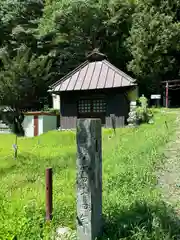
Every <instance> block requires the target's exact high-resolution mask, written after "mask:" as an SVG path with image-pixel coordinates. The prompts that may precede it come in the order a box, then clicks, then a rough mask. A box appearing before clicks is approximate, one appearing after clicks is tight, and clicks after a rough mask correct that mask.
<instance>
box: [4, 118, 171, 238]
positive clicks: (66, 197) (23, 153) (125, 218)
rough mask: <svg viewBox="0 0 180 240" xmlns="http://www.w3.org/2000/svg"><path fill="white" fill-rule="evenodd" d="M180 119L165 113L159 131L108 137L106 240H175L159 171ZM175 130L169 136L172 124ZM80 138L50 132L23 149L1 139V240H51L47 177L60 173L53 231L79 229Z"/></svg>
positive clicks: (150, 128)
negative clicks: (47, 222)
mask: <svg viewBox="0 0 180 240" xmlns="http://www.w3.org/2000/svg"><path fill="white" fill-rule="evenodd" d="M175 118H176V115H175V114H173V113H171V114H162V113H157V114H156V115H155V124H153V125H142V126H141V127H139V128H138V129H128V128H125V129H118V130H117V135H116V137H114V136H113V137H112V138H110V137H109V136H111V135H112V132H111V130H103V213H104V219H105V229H104V235H103V239H114V240H118V239H143V240H146V239H157V240H159V239H166V240H167V239H173V237H172V235H173V234H174V232H173V231H175V230H176V229H173V228H174V225H173V223H171V219H170V217H169V215H168V214H169V213H168V211H169V209H168V208H166V207H165V206H164V205H163V204H162V203H161V196H160V194H159V191H158V189H157V188H156V187H155V185H156V182H157V180H156V176H155V174H154V169H155V165H157V164H158V165H159V163H160V161H161V159H162V150H163V146H164V145H165V144H166V142H167V141H168V140H169V137H170V135H171V134H172V133H173V131H174V126H175V124H174V120H175ZM165 120H166V121H167V122H168V126H169V129H170V130H169V131H168V130H167V128H166V126H165V124H164V122H165ZM75 138H76V136H75V133H74V132H55V131H54V132H49V133H47V134H44V135H43V136H40V137H36V138H32V139H26V138H21V139H19V140H18V142H19V153H18V159H16V160H14V159H13V150H12V144H13V143H14V140H15V137H14V136H13V135H0V239H3V240H5V239H9V240H10V239H15V238H13V237H15V236H17V239H18V240H24V239H28V240H40V239H49V238H48V232H49V226H45V224H44V217H45V169H46V167H52V168H53V173H54V175H53V201H54V203H53V204H54V206H53V207H54V213H53V215H54V218H53V221H52V226H51V229H52V228H54V227H55V226H60V225H65V226H70V227H71V228H75V213H76V205H75V187H76V186H75V177H76V170H75V162H76V145H75Z"/></svg>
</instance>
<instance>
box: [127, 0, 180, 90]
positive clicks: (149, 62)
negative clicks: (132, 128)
mask: <svg viewBox="0 0 180 240" xmlns="http://www.w3.org/2000/svg"><path fill="white" fill-rule="evenodd" d="M164 2H165V3H163V1H149V2H148V3H147V1H142V2H140V3H139V5H138V6H137V8H136V11H135V13H134V14H133V18H132V19H133V20H132V27H131V30H130V37H129V38H128V40H127V43H128V46H129V50H130V53H131V55H132V60H131V61H130V62H129V64H128V67H129V70H131V71H132V72H133V73H134V74H135V75H136V76H137V78H138V80H139V82H140V84H142V81H146V82H145V86H146V88H148V89H149V91H153V90H155V89H157V87H159V83H160V81H161V80H162V78H167V77H170V78H171V79H172V78H173V77H175V76H177V75H178V73H179V68H178V66H179V58H178V52H179V46H180V45H179V42H178V39H179V37H180V25H179V22H176V21H174V15H173V14H170V13H169V12H170V10H167V8H166V7H165V6H166V4H167V2H169V1H164ZM165 10H166V11H165ZM167 13H169V14H167Z"/></svg>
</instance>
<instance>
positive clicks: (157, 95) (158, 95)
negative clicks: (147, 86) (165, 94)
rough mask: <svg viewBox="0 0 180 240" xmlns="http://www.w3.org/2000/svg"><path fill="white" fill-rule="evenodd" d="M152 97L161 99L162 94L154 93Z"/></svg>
mask: <svg viewBox="0 0 180 240" xmlns="http://www.w3.org/2000/svg"><path fill="white" fill-rule="evenodd" d="M151 99H161V95H160V94H152V95H151Z"/></svg>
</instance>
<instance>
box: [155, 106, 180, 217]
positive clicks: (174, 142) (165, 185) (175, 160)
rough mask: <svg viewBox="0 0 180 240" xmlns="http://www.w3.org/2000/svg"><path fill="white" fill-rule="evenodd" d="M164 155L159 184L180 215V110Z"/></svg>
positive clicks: (166, 200)
mask: <svg viewBox="0 0 180 240" xmlns="http://www.w3.org/2000/svg"><path fill="white" fill-rule="evenodd" d="M164 157H165V161H164V165H163V166H162V167H161V169H160V170H159V171H158V173H157V175H158V185H159V186H160V188H161V190H162V196H163V199H164V201H165V202H166V203H168V204H169V205H171V206H172V207H173V208H174V209H175V211H176V212H177V213H178V215H180V111H179V112H177V119H176V133H175V135H174V136H172V139H171V141H170V142H169V143H168V144H167V146H166V149H165V152H164ZM178 206H179V209H178Z"/></svg>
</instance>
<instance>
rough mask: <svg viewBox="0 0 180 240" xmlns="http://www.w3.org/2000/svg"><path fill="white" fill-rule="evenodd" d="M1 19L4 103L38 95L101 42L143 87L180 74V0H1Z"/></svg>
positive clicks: (0, 74) (0, 78) (0, 91)
mask: <svg viewBox="0 0 180 240" xmlns="http://www.w3.org/2000/svg"><path fill="white" fill-rule="evenodd" d="M0 18H1V22H0V34H1V35H0V36H1V37H0V45H1V46H0V47H1V49H0V57H1V62H0V102H1V104H5V105H7V104H10V103H11V102H12V101H13V102H16V104H17V105H18V107H22V106H23V104H24V102H27V101H26V100H28V102H30V99H34V100H35V99H36V100H37V101H38V100H39V97H44V96H46V90H47V86H48V85H49V84H50V83H52V82H54V81H56V80H57V79H59V78H60V77H61V76H62V75H64V74H66V73H67V72H68V71H69V70H71V69H73V68H74V67H75V66H77V65H78V64H79V63H80V62H82V61H84V58H85V55H86V54H87V53H89V52H90V51H92V50H93V49H94V48H99V49H100V51H102V52H103V53H105V54H106V55H107V56H108V58H109V60H110V61H111V62H112V63H113V64H115V65H116V66H117V67H119V68H120V69H122V70H124V71H126V72H129V73H130V74H131V75H132V76H133V77H135V78H136V79H137V81H138V82H139V84H140V87H141V89H142V90H143V92H144V93H147V92H151V91H153V89H157V87H158V86H159V82H160V81H161V80H162V79H163V80H165V79H173V78H178V77H179V61H180V57H179V55H180V54H179V48H180V41H179V40H180V24H179V20H180V1H179V0H171V1H169V0H150V1H146V0H140V1H135V0H134V1H133V0H129V1H128V0H126V1H125V0H45V1H42V0H1V5H0ZM30 92H31V94H30ZM10 93H11V95H10ZM12 93H13V94H12ZM7 96H8V97H7ZM17 96H18V101H14V100H15V99H17ZM10 105H11V104H10Z"/></svg>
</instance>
